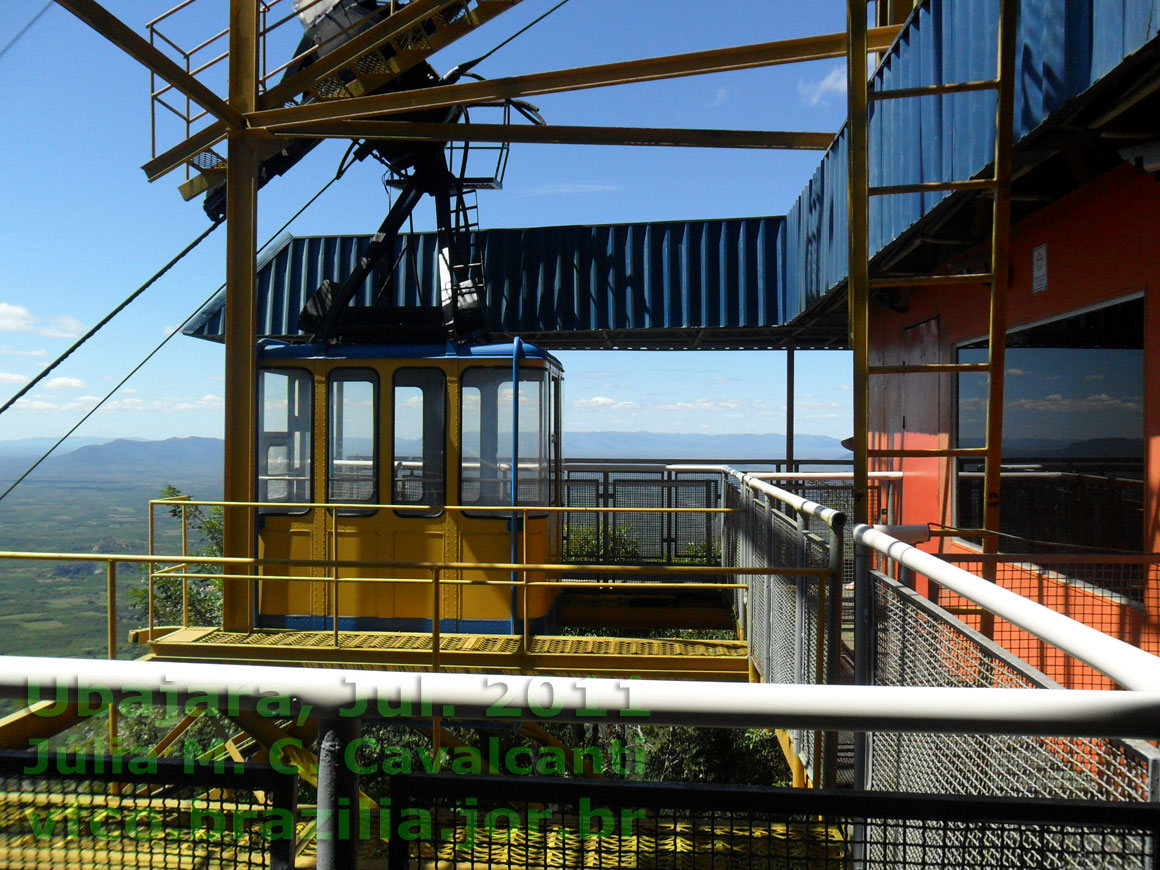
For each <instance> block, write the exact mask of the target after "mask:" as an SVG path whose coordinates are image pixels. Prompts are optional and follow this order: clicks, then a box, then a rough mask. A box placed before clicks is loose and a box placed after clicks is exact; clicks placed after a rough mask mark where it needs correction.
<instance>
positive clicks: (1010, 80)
mask: <svg viewBox="0 0 1160 870" xmlns="http://www.w3.org/2000/svg"><path fill="white" fill-rule="evenodd" d="M879 2H880V3H882V0H879ZM847 17H848V28H847V34H848V41H847V64H848V70H849V87H848V103H849V122H848V123H849V133H848V135H849V137H850V141H849V173H850V174H849V202H850V216H849V232H850V271H849V283H848V287H847V290H848V303H849V313H850V326H851V343H852V347H853V350H854V506H855V510H854V513H855V516H854V519H855V521H856V522H860V523H865V522H869V515H868V500H867V492H868V472H869V460H870V459H876V458H885V457H895V458H908V457H929V456H934V457H945V458H950V459H956V458H960V457H970V456H978V457H983V458H984V460H985V466H984V468H985V470H984V494H985V495H984V515H983V528H984V533H983V547H984V552H987V553H993V552H996V551H997V549H998V537H997V536H996V534H995V532H997V531H998V528H999V470H1000V459H1001V456H1000V450H1001V446H1002V440H1003V374H1004V366H1005V357H1006V332H1007V289H1008V283H1009V277H1008V276H1009V260H1010V228H1011V168H1012V166H1011V163H1012V156H1011V153H1012V147H1013V144H1014V132H1013V130H1014V126H1013V122H1014V108H1015V37H1016V24H1017V20H1018V0H999V23H998V43H999V46H998V63H997V70H996V76H995V78H994V79H988V80H983V81H968V82H952V83H946V84H935V85H927V86H923V87H913V88H897V89H889V90H880V91H871V90H870V82H869V80H868V71H867V64H866V54H867V42H866V39H867V37H866V28H867V21H866V4H865V2H863V0H848V2H847ZM983 90H993V91H995V92H996V94H997V97H996V108H995V157H994V162H993V171H992V174H991V177H989V178H977V179H968V180H952V181H933V182H919V183H915V184H895V185H885V186H880V187H870V184H869V169H868V165H869V159H868V150H869V144H868V128H869V106H870V103H871V102H877V101H881V100H898V99H912V98H916V97H924V96H932V95H941V94H956V93H965V92H969V91H983ZM931 191H952V192H961V191H988V192H990V193H991V195H992V198H993V206H992V214H991V264H990V270H989V271H987V272H982V273H974V274H966V275H927V276H915V277H908V278H875V277H871V275H870V262H869V261H870V252H869V241H868V238H869V200H870V197H872V196H892V195H896V194H902V193H926V192H931ZM967 284H975V285H977V284H987V285H989V287H990V327H989V330H988V348H989V353H988V360H987V362H985V363H936V364H922V365H891V366H871V365H870V364H869V297H870V291H871V290H873V289H876V288H900V287H914V286H925V287H931V286H946V285H967ZM966 372H979V373H986V374H987V375H988V381H989V383H988V390H987V428H986V440H985V442H984V446H983V447H947V448H930V449H902V448H899V449H874V450H871V449H870V448H869V379H870V376H871V375H897V374H958V373H966ZM984 628H985V629H986V625H985V626H984Z"/></svg>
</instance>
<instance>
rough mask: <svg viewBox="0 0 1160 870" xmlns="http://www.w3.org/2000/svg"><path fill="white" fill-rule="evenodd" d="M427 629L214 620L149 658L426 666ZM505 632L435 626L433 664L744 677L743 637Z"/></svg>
mask: <svg viewBox="0 0 1160 870" xmlns="http://www.w3.org/2000/svg"><path fill="white" fill-rule="evenodd" d="M431 647H432V644H431V635H430V634H420V633H411V632H357V631H342V632H339V633H338V636H337V642H336V637H335V635H334V633H333V632H329V631H285V630H259V631H254V632H252V633H249V634H246V633H243V632H227V631H221V630H220V629H217V628H181V629H177V630H176V631H172V632H170V633H168V634H165V635H162V636H160V637H155V638H154V639H153V641H152V642H151V643H150V644H149V654H150V656H151V657H152V658H154V659H161V660H168V661H176V660H194V661H222V662H226V661H228V662H243V663H266V664H271V663H282V664H296V665H307V666H314V667H326V666H330V667H359V668H382V669H390V670H414V671H427V670H430V669H431V660H432V649H431ZM522 647H523V640H522V638H520V637H512V636H510V635H490V634H443V635H442V636H441V637H440V641H439V669H440V670H444V671H451V672H474V671H486V672H489V673H525V674H543V675H546V676H572V675H575V676H611V677H623V676H640V677H646V678H654V679H692V680H735V681H746V680H748V679H749V665H748V658H747V651H746V644H745V642H744V641H737V640H686V639H683V638H673V639H656V638H618V637H564V636H540V637H535V638H532V641H531V644H530V649H528V650H524V649H523V648H522Z"/></svg>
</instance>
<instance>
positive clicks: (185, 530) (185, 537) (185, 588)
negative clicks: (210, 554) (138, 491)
mask: <svg viewBox="0 0 1160 870" xmlns="http://www.w3.org/2000/svg"><path fill="white" fill-rule="evenodd" d="M186 507H187V506H186V505H185V504H182V505H181V555H182V556H188V555H189V525H188V523H187V522H186ZM149 512H150V513H152V512H153V506H152V505H150V506H149ZM181 573H182V577H181V627H182V628H189V577H188V576H186V575H188V574H189V565H188V563H187V564H184V565H182V568H181Z"/></svg>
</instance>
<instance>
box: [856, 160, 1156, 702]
mask: <svg viewBox="0 0 1160 870" xmlns="http://www.w3.org/2000/svg"><path fill="white" fill-rule="evenodd" d="M1042 244H1047V246H1048V287H1047V289H1046V291H1044V292H1042V293H1034V294H1033V293H1032V291H1031V274H1032V251H1033V250H1034V249H1035V248H1036V247H1038V246H1039V245H1042ZM973 255H974V256H976V257H979V258H984V257H987V256H988V252H987V251H986V250H981V251H977V252H973ZM972 268H974V267H972ZM984 269H985V266H983V267H982V268H980V269H979V271H983V270H984ZM1140 292H1143V293H1145V317H1146V326H1145V336H1146V337H1145V351H1144V366H1145V369H1144V400H1145V413H1144V428H1145V432H1144V441H1145V445H1146V450H1147V455H1146V458H1145V468H1146V478H1147V481H1148V483H1147V487H1146V494H1145V523H1144V528H1145V541H1144V542H1142V543H1143V544H1144V545H1145V547H1146V549H1150V550H1152V551H1160V183H1157V182H1156V181H1155V180H1154V179H1152V178H1151V177H1149V176H1147V175H1144V174H1142V173H1140V172H1137V171H1136V170H1135V169H1133V168H1131V167H1130V166H1128V165H1127V164H1124V165H1122V166H1120V167H1118V168H1117V169H1114V170H1112V171H1110V172H1108V173H1106V174H1104V175H1102V176H1100V177H1099V178H1097V179H1095V180H1094V181H1092V182H1090V183H1089V184H1087V185H1086V186H1084V187H1083V188H1081V189H1079V190H1077V191H1075V192H1074V193H1072V194H1071V195H1069V196H1067V197H1065V198H1064V199H1061V200H1059V201H1058V202H1055V203H1053V204H1052V205H1050V206H1049V207H1047V208H1045V209H1043V210H1042V211H1040V212H1038V213H1037V214H1035V215H1033V216H1032V217H1030V218H1027V219H1026V220H1024V221H1022V222H1020V223H1019V224H1017V225H1016V226H1015V227H1014V228H1013V229H1012V239H1011V289H1010V293H1009V297H1008V324H1009V327H1011V328H1014V327H1018V326H1021V325H1026V324H1029V323H1034V322H1036V321H1039V320H1043V319H1046V318H1050V317H1055V316H1058V315H1061V314H1065V313H1067V312H1070V311H1075V310H1077V309H1080V308H1085V307H1088V306H1092V305H1095V304H1098V303H1101V302H1106V301H1110V300H1114V299H1117V298H1121V297H1124V296H1127V295H1130V294H1134V293H1140ZM892 301H894V302H896V303H897V302H903V303H904V304H905V305H906V306H907V308H908V310H907V311H906V312H905V313H901V312H897V311H893V310H891V309H890V308H889V307H887V306H886V305H884V304H878V305H875V304H873V303H872V306H871V319H870V363H871V365H879V364H881V365H886V364H902V363H911V364H913V363H919V362H954V361H955V346H956V345H957V344H959V343H961V342H964V341H968V340H973V339H978V338H981V337H985V335H986V332H987V325H988V321H987V317H988V289H987V287H986V286H983V285H980V286H978V287H950V288H932V287H926V288H915V289H914V290H911V291H909V292H907V291H903V295H902V296H901V297H899V298H897V299H895V300H892ZM954 390H955V380H954V376H953V375H931V374H908V375H875V376H873V377H872V378H871V382H870V409H871V415H870V429H871V447H888V446H889V447H907V448H919V447H947V446H950V440H951V433H952V432H953V428H954V418H955V417H954V412H955V406H954V402H955V394H954ZM872 468H877V469H879V470H885V469H892V470H894V469H901V470H902V471H904V472H905V474H906V477H905V479H904V482H903V485H902V493H901V505H902V507H901V516H900V517H899V518H898V520H897V522H901V523H926V522H935V523H944V524H946V525H952V524H953V522H954V511H953V505H952V493H953V489H952V487H951V478H950V475H951V471H952V469H953V461H949V460H946V459H904V460H899V459H891V460H877V461H876V464H872ZM925 549H928V550H931V551H939V550H940V549H941V550H943V551H946V552H949V551H951V550H952V549H955V550H960V551H968V550H967V548H965V547H962V546H961V545H957V544H954V543H953V542H951V541H950V540H949V539H945V538H944V539H936V541H934V542H932V543H931V544H929V545H926V546H925ZM1015 573H1016V574H1017V573H1018V572H1015ZM1003 585H1005V586H1009V587H1010V588H1012V589H1015V591H1018V592H1021V593H1022V594H1026V595H1028V597H1030V598H1032V599H1035V600H1041V601H1042V603H1044V604H1047V605H1048V606H1052V604H1053V603H1055V604H1057V605H1058V606H1060V609H1066V612H1068V613H1069V615H1071V616H1073V617H1074V618H1077V619H1080V620H1081V621H1083V622H1085V623H1088V624H1090V625H1093V627H1096V628H1099V629H1101V630H1103V631H1107V632H1108V633H1110V634H1113V635H1115V636H1118V637H1122V638H1123V639H1124V640H1128V641H1131V642H1133V643H1136V644H1139V645H1142V646H1144V647H1145V648H1148V649H1150V650H1151V651H1153V652H1160V578H1158V577H1157V576H1156V571H1155V570H1153V571H1152V572H1151V576H1150V579H1149V583H1148V592H1147V595H1146V605H1145V607H1144V608H1143V610H1141V609H1139V608H1133V607H1129V606H1126V605H1121V604H1118V603H1116V602H1115V601H1113V600H1111V599H1108V598H1105V597H1103V596H1099V595H1092V594H1090V593H1087V592H1083V593H1081V592H1080V591H1079V590H1077V589H1076V587H1074V586H1071V585H1070V584H1061V583H1059V582H1057V581H1054V580H1051V579H1049V578H1045V577H1043V576H1041V575H1029V574H1025V576H1013V577H1011V578H1010V579H1009V580H1006V581H1003ZM919 591H920V592H923V593H926V592H927V591H928V590H926V589H924V588H922V587H921V586H920V587H919ZM997 637H998V638H999V639H1000V640H1002V641H1005V645H1010V648H1012V651H1013V652H1016V653H1017V654H1020V655H1022V656H1023V657H1025V658H1027V659H1028V660H1029V661H1031V662H1033V663H1036V664H1039V665H1040V666H1042V667H1043V669H1044V670H1046V671H1047V672H1048V673H1049V675H1051V676H1053V677H1055V678H1056V679H1059V680H1060V681H1061V682H1064V683H1065V684H1073V685H1092V686H1093V687H1095V686H1094V684H1095V683H1099V682H1101V681H1102V678H1098V676H1097V675H1093V674H1091V673H1090V672H1089V671H1088V669H1086V668H1082V666H1078V665H1077V664H1076V663H1065V662H1062V661H1058V660H1053V659H1051V658H1050V656H1047V654H1046V653H1043V652H1042V651H1039V650H1038V642H1034V641H1032V639H1031V638H1029V637H1027V636H1026V635H1025V634H1023V633H1022V632H1020V631H1018V630H1017V629H1014V628H1012V627H1010V626H1006V627H1004V626H1003V625H1002V624H1000V625H999V626H997ZM1102 682H1104V683H1106V681H1102Z"/></svg>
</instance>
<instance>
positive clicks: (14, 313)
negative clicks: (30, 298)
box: [0, 302, 33, 332]
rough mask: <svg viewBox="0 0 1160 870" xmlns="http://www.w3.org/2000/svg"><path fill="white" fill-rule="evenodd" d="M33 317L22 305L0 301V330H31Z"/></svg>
mask: <svg viewBox="0 0 1160 870" xmlns="http://www.w3.org/2000/svg"><path fill="white" fill-rule="evenodd" d="M32 323H33V317H32V314H31V313H29V311H28V309H27V308H25V307H24V306H23V305H10V304H8V303H7V302H0V332H32Z"/></svg>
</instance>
